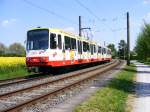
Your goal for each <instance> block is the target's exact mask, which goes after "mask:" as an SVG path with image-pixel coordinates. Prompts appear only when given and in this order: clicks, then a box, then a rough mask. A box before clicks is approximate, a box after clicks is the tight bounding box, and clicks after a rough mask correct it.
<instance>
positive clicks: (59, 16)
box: [23, 0, 78, 25]
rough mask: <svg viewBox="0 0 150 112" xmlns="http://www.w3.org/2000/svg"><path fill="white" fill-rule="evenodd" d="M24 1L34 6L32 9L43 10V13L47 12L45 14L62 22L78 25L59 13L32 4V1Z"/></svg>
mask: <svg viewBox="0 0 150 112" xmlns="http://www.w3.org/2000/svg"><path fill="white" fill-rule="evenodd" d="M23 1H24V2H25V3H27V4H29V5H30V6H32V7H35V8H38V9H40V10H43V11H45V12H47V13H49V14H51V15H53V16H56V17H58V18H59V19H61V20H64V21H66V22H70V23H72V24H75V25H78V24H77V23H76V22H74V21H72V20H70V19H68V18H66V17H64V16H62V15H59V14H57V13H56V12H54V11H51V10H49V9H46V8H44V7H41V6H39V5H37V4H35V3H33V2H31V1H29V0H23Z"/></svg>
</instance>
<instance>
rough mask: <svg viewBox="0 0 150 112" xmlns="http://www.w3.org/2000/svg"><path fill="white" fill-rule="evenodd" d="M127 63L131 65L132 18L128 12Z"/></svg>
mask: <svg viewBox="0 0 150 112" xmlns="http://www.w3.org/2000/svg"><path fill="white" fill-rule="evenodd" d="M127 65H130V20H129V12H127Z"/></svg>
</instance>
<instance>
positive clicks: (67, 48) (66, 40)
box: [64, 36, 71, 64]
mask: <svg viewBox="0 0 150 112" xmlns="http://www.w3.org/2000/svg"><path fill="white" fill-rule="evenodd" d="M70 41H71V40H70V37H68V36H64V56H65V64H70V50H71V42H70Z"/></svg>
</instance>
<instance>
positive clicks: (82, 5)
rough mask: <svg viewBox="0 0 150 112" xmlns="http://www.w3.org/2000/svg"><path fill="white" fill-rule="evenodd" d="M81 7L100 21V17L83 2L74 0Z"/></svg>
mask: <svg viewBox="0 0 150 112" xmlns="http://www.w3.org/2000/svg"><path fill="white" fill-rule="evenodd" d="M75 1H76V2H77V3H78V4H79V5H80V6H81V7H83V8H84V9H86V10H87V11H88V12H89V13H90V14H91V15H93V16H94V17H95V18H96V19H97V20H99V21H101V19H100V18H99V17H98V16H96V15H95V14H94V13H93V12H92V11H91V10H90V9H89V8H87V7H86V6H85V5H84V4H83V3H81V2H80V1H79V0H75Z"/></svg>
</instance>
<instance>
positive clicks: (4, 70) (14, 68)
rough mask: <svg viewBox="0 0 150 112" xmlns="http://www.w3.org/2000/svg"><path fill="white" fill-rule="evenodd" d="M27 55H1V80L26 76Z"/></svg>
mask: <svg viewBox="0 0 150 112" xmlns="http://www.w3.org/2000/svg"><path fill="white" fill-rule="evenodd" d="M25 66H26V65H25V57H0V80H4V79H10V78H14V77H20V76H25V75H26V74H27V70H26V67H25Z"/></svg>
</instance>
